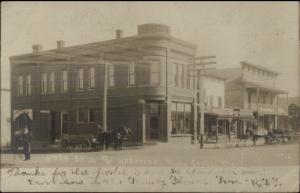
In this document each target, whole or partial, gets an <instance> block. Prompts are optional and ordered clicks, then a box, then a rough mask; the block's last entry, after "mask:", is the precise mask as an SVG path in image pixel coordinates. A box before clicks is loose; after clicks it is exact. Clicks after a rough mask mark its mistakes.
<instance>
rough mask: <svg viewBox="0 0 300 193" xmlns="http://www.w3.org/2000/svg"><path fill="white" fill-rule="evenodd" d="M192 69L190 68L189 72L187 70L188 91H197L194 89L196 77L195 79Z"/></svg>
mask: <svg viewBox="0 0 300 193" xmlns="http://www.w3.org/2000/svg"><path fill="white" fill-rule="evenodd" d="M192 73H193V72H192V68H191V67H188V68H187V70H186V76H185V77H186V87H187V88H188V89H195V87H194V77H193V74H192Z"/></svg>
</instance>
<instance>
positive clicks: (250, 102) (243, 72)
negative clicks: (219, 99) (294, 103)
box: [216, 62, 288, 133]
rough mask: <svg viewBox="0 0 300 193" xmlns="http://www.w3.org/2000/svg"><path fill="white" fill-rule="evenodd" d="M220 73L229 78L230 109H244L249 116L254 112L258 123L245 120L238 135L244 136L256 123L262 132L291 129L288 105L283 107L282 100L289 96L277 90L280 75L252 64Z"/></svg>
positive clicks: (227, 85) (219, 73) (226, 91)
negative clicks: (280, 99) (282, 97)
mask: <svg viewBox="0 0 300 193" xmlns="http://www.w3.org/2000/svg"><path fill="white" fill-rule="evenodd" d="M216 73H217V74H218V75H221V76H223V77H225V78H226V86H225V95H226V97H225V98H226V102H225V104H226V106H230V107H232V108H237V109H240V111H241V110H242V111H244V112H243V114H246V115H247V114H249V112H251V113H253V116H254V117H255V121H254V122H253V121H251V120H250V119H249V120H245V119H241V120H242V122H241V123H239V124H240V126H239V127H238V129H239V130H240V131H238V133H244V132H245V129H246V128H247V127H248V126H249V125H251V124H255V126H256V127H257V128H258V131H262V130H272V129H285V128H287V118H288V113H287V105H285V106H283V107H282V106H279V105H278V98H279V96H280V95H286V96H288V94H287V92H285V91H283V90H280V89H277V88H276V80H277V77H278V75H279V73H277V72H275V71H272V70H269V69H267V68H265V67H262V66H258V65H254V64H251V63H249V62H241V67H238V68H228V69H220V70H217V72H216ZM286 104H287V103H286ZM240 113H241V112H239V114H240Z"/></svg>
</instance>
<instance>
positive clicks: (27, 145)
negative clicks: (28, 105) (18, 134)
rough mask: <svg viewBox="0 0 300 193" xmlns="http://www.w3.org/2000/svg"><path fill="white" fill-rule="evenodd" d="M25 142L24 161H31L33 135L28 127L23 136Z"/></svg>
mask: <svg viewBox="0 0 300 193" xmlns="http://www.w3.org/2000/svg"><path fill="white" fill-rule="evenodd" d="M22 140H23V152H24V156H25V159H24V161H27V160H30V153H31V152H30V143H31V141H32V133H31V132H30V131H29V129H28V128H27V127H25V128H24V132H23V135H22Z"/></svg>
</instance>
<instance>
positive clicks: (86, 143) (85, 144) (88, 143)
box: [82, 139, 92, 151]
mask: <svg viewBox="0 0 300 193" xmlns="http://www.w3.org/2000/svg"><path fill="white" fill-rule="evenodd" d="M91 146H92V144H91V141H90V140H89V139H85V140H84V141H83V144H82V147H83V150H85V151H89V150H90V149H91Z"/></svg>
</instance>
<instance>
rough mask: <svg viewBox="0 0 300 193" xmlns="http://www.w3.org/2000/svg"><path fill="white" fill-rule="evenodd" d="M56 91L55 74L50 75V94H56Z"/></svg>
mask: <svg viewBox="0 0 300 193" xmlns="http://www.w3.org/2000/svg"><path fill="white" fill-rule="evenodd" d="M54 91H55V73H54V72H50V73H49V93H54Z"/></svg>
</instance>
